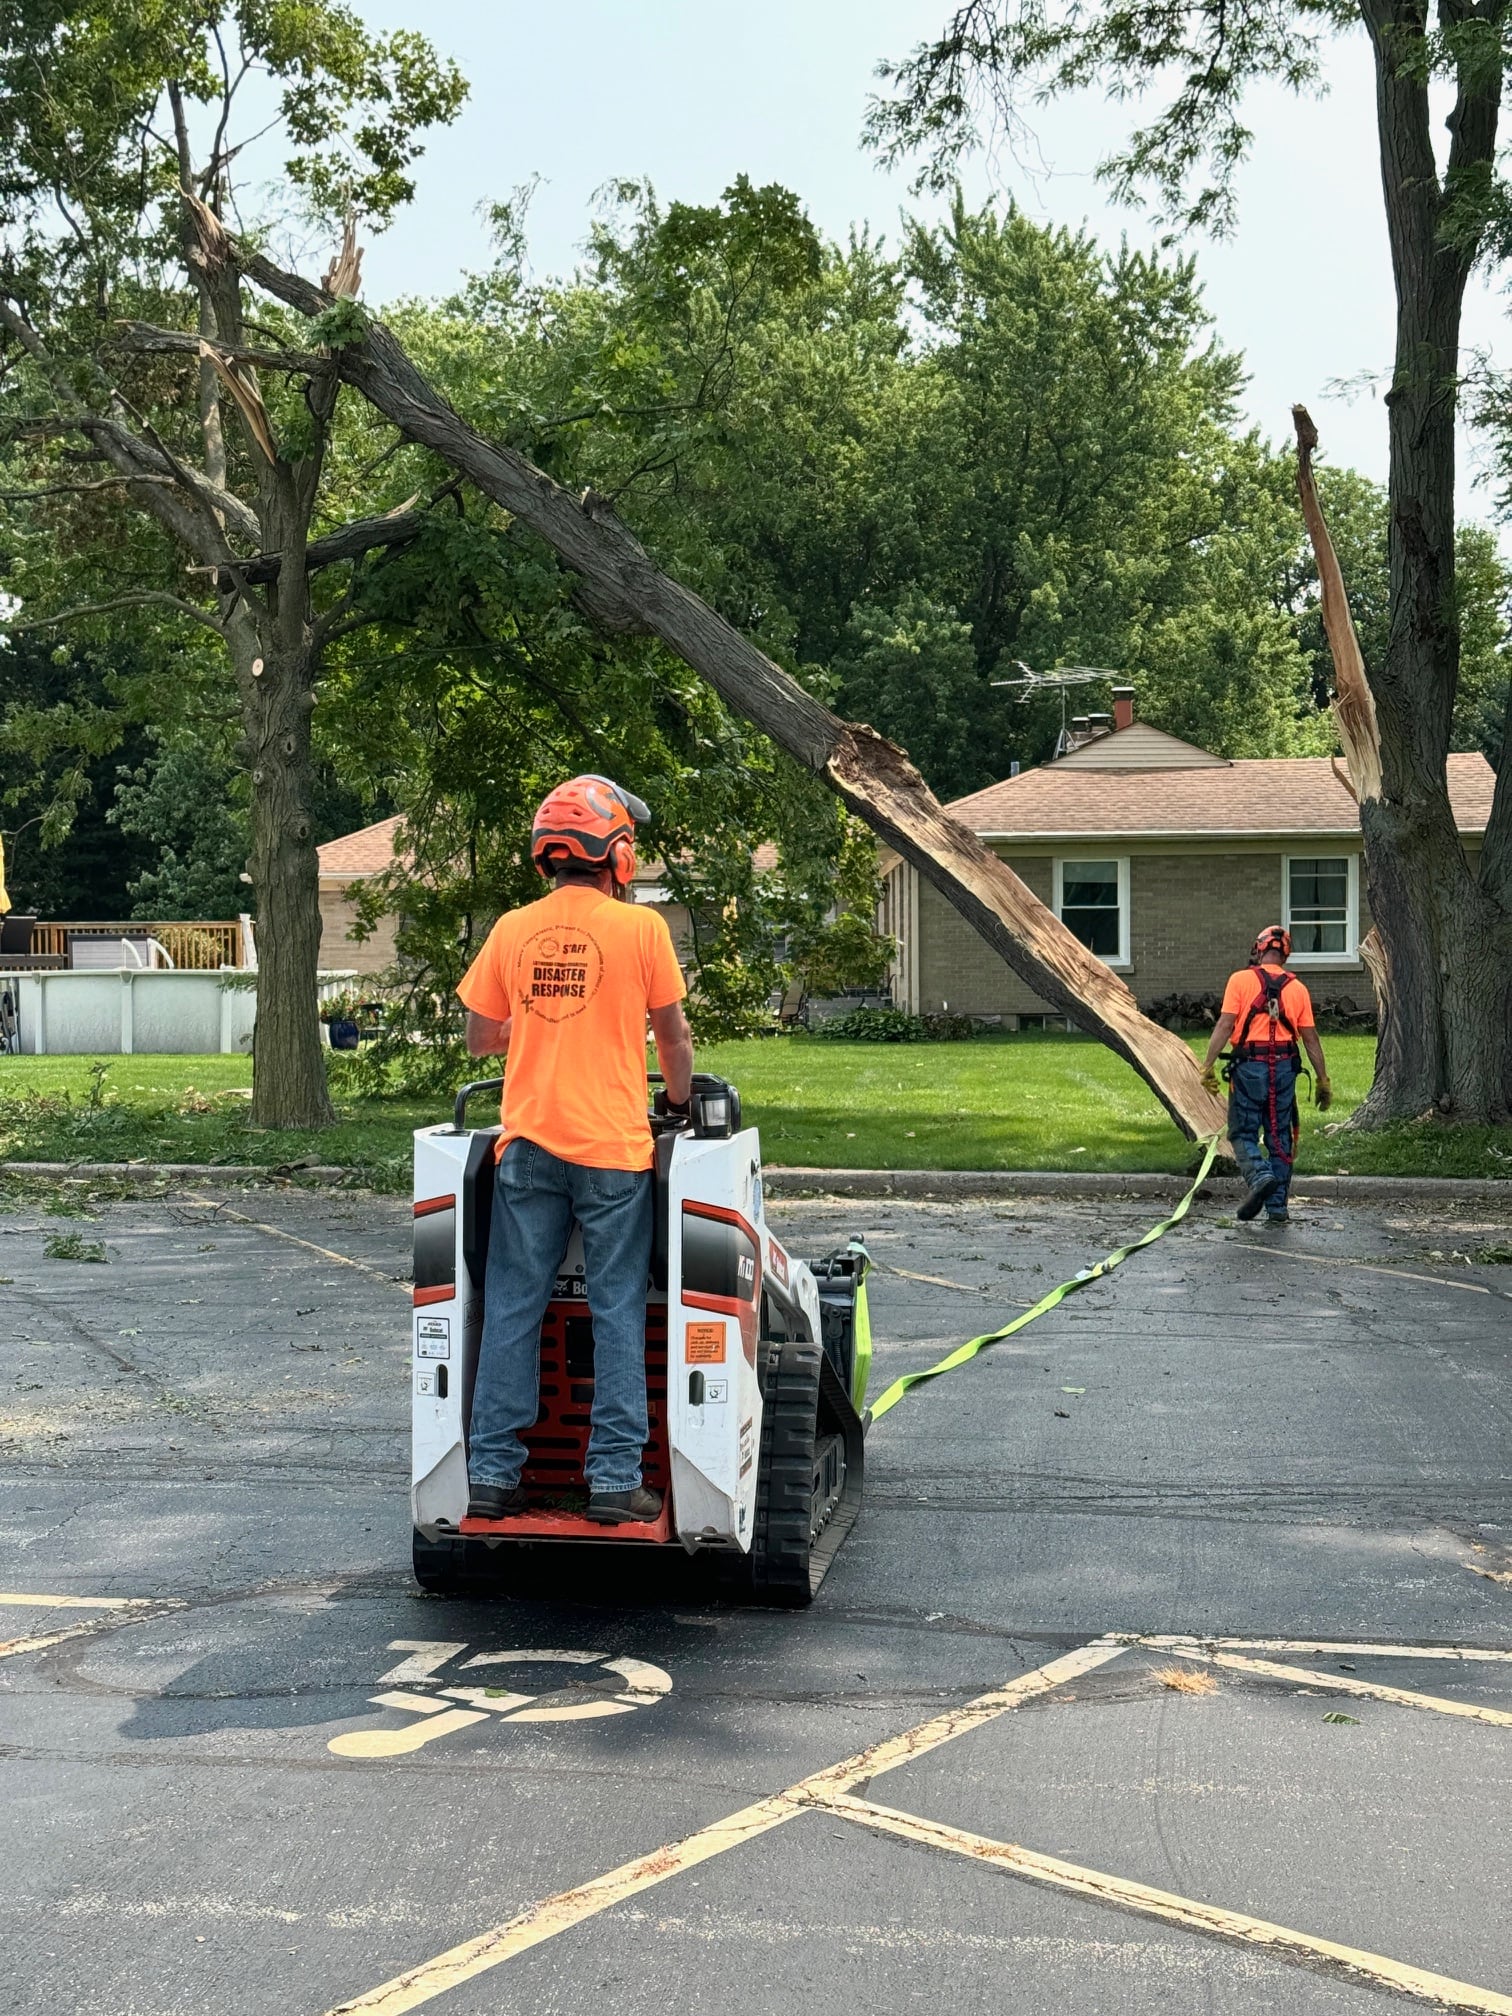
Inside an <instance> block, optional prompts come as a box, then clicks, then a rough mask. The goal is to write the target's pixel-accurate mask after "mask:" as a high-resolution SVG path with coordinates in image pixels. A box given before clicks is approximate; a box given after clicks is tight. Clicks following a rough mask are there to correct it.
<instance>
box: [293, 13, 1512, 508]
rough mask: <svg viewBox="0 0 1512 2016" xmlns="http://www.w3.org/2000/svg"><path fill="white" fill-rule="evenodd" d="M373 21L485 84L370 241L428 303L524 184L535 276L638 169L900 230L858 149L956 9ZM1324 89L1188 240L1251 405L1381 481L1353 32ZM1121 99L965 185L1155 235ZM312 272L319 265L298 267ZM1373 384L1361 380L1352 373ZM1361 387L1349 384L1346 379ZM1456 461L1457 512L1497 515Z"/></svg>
mask: <svg viewBox="0 0 1512 2016" xmlns="http://www.w3.org/2000/svg"><path fill="white" fill-rule="evenodd" d="M356 5H357V8H358V11H359V12H360V13H361V14H362V15H363V16H364V17H365V18H366V19H367V20H368V21H369V22H370V23H372V24H373V25H374V26H375V27H376V26H383V27H398V26H407V27H415V28H420V29H422V30H423V31H424V32H425V33H426V34H427V35H429V36H430V38H431V39H432V41H434V42H435V43H436V44H437V45H438V46H439V47H440V48H441V49H442V50H443V51H445V52H446V53H448V54H451V55H454V56H455V57H456V58H457V59H458V60H459V61H460V63H461V65H462V68H463V70H464V71H465V73H466V74H467V76H468V78H469V80H470V82H471V85H472V95H471V97H470V99H469V101H468V104H467V106H466V108H465V110H464V112H463V114H462V116H461V118H460V120H459V121H458V122H457V124H456V125H455V126H454V127H452V128H451V129H450V130H449V131H447V132H444V133H442V134H440V135H437V136H434V137H433V138H432V140H431V143H430V145H429V147H428V149H427V152H426V155H425V157H424V159H423V160H422V162H421V163H420V167H419V178H418V180H419V187H418V194H417V198H416V201H415V203H414V205H413V207H412V208H411V209H410V210H409V211H408V212H406V213H405V214H404V215H402V216H401V218H400V220H399V221H398V223H397V224H396V225H395V226H394V227H393V228H392V229H391V230H390V231H389V233H388V234H387V235H386V236H385V237H383V238H380V239H378V240H376V241H374V242H373V243H372V244H371V245H370V246H369V249H368V254H367V262H366V268H365V278H366V285H365V289H364V291H365V294H366V296H367V298H368V299H369V300H371V301H374V302H382V301H384V300H386V299H392V298H393V297H394V296H395V295H397V294H401V293H423V294H437V293H442V292H445V291H448V290H449V289H450V288H452V287H453V286H454V285H455V284H456V282H457V280H458V278H459V276H460V274H461V273H462V272H463V271H464V270H465V269H467V268H478V267H480V266H483V265H485V264H486V263H487V259H488V248H487V239H486V234H485V231H484V228H483V225H482V223H481V221H480V219H479V216H478V214H477V213H478V206H479V205H480V204H481V203H484V202H486V201H489V200H492V199H497V198H500V197H503V196H507V195H508V194H509V193H510V191H511V190H512V189H513V188H514V187H515V185H517V184H519V183H521V182H524V181H525V180H527V179H528V178H529V177H530V176H532V175H540V176H541V177H542V178H543V179H542V184H541V187H540V189H539V190H538V192H537V195H536V197H535V200H534V203H533V205H532V208H531V213H530V245H531V258H532V265H533V267H534V269H535V271H536V273H537V274H538V275H547V274H552V273H558V272H563V271H566V270H569V269H570V268H571V266H572V264H573V263H574V261H575V259H576V257H577V252H578V248H579V246H580V244H581V242H582V239H583V235H584V230H585V225H586V220H587V217H588V215H589V211H590V206H591V202H592V197H593V192H594V190H595V189H596V188H598V187H599V186H600V185H601V184H603V183H604V182H606V181H607V180H609V179H610V178H611V177H618V176H649V177H650V178H651V180H652V181H653V182H654V183H655V185H656V187H657V189H658V191H659V192H660V194H661V195H662V196H663V197H666V198H680V199H682V200H684V201H688V202H711V201H713V200H714V199H716V198H717V196H718V195H719V193H720V191H721V190H722V189H723V188H725V187H726V185H727V184H728V183H730V182H731V181H733V180H734V178H735V177H736V175H738V174H740V173H742V172H743V173H745V174H748V175H749V176H750V177H751V178H752V180H753V181H756V182H768V181H777V182H782V183H785V184H786V185H787V186H788V187H789V188H791V189H793V190H794V191H796V192H797V194H798V195H799V196H800V198H801V199H802V200H803V202H804V203H805V205H806V206H807V208H808V211H809V214H810V215H811V217H812V218H813V219H814V221H815V223H816V224H817V225H818V226H819V228H820V229H821V230H823V231H824V232H826V233H827V234H828V235H830V236H832V237H835V238H843V237H844V234H845V233H846V231H847V230H848V228H849V227H850V225H851V224H852V223H859V222H861V221H863V220H866V221H869V222H870V223H871V224H872V225H873V226H874V227H875V228H877V229H879V230H881V231H882V232H884V233H885V234H886V235H887V236H888V238H889V239H890V240H891V241H893V242H896V238H897V220H898V214H899V210H900V208H902V207H910V208H915V209H923V210H924V211H926V212H929V211H931V210H933V209H934V208H935V207H936V206H934V205H933V204H931V203H930V201H929V199H914V198H912V197H910V195H909V192H908V177H907V175H906V174H905V173H895V174H892V175H886V174H883V173H882V172H880V171H879V170H878V168H877V167H876V165H875V162H874V160H873V158H872V157H871V156H870V155H868V154H866V153H864V152H863V151H862V149H861V147H860V144H859V134H860V126H861V118H862V112H863V109H864V105H865V101H866V96H867V93H868V90H869V89H870V88H871V83H872V71H873V68H874V65H875V64H876V62H877V60H878V58H879V57H881V56H883V55H899V54H902V53H903V52H904V51H906V50H907V49H908V48H909V47H910V46H911V45H912V44H913V43H914V42H915V41H917V40H919V39H921V38H922V37H923V36H925V35H926V34H928V33H930V32H931V31H932V30H937V29H938V27H939V25H940V24H941V23H942V22H943V20H944V19H945V17H946V15H947V13H948V12H949V6H950V0H766V4H765V5H763V6H761V7H752V6H751V5H749V4H748V0H742V4H739V5H736V4H732V0H635V4H626V0H557V4H556V5H554V6H542V5H541V4H540V0H532V4H529V5H522V4H520V0H431V4H430V5H429V6H427V7H425V8H424V9H420V8H416V7H415V6H414V5H413V4H406V0H356ZM1329 75H1330V83H1331V90H1330V92H1329V94H1328V95H1327V96H1326V97H1324V98H1323V99H1321V100H1312V99H1295V98H1291V97H1289V96H1288V95H1286V94H1285V93H1282V92H1279V91H1274V92H1272V91H1267V92H1265V93H1263V94H1257V96H1256V98H1255V100H1254V102H1253V104H1252V106H1251V108H1250V123H1251V125H1252V126H1253V127H1254V129H1255V134H1256V139H1255V145H1254V148H1253V151H1252V155H1251V158H1250V160H1249V161H1248V163H1247V164H1246V166H1245V168H1244V169H1243V171H1242V174H1241V180H1240V185H1239V194H1240V202H1239V227H1238V231H1237V233H1236V235H1235V237H1234V238H1233V239H1232V240H1231V241H1230V242H1228V243H1226V244H1222V245H1217V244H1214V243H1213V242H1212V241H1210V240H1200V241H1198V242H1197V243H1195V245H1194V246H1193V247H1192V248H1191V249H1193V250H1195V251H1196V253H1197V255H1198V270H1199V273H1200V275H1201V276H1202V277H1203V279H1204V281H1205V285H1206V296H1207V301H1208V304H1209V306H1210V308H1211V309H1212V311H1213V313H1214V315H1215V316H1216V319H1217V325H1218V330H1219V333H1220V334H1221V336H1222V338H1223V339H1224V341H1225V343H1226V344H1227V345H1228V346H1229V347H1230V348H1234V349H1239V350H1242V351H1243V352H1244V354H1245V356H1246V359H1247V361H1248V365H1249V370H1250V373H1251V384H1250V388H1249V393H1248V410H1249V413H1250V416H1251V418H1252V419H1253V420H1254V421H1255V422H1256V423H1257V424H1258V425H1260V426H1261V427H1262V428H1263V429H1264V430H1265V431H1266V432H1267V433H1268V434H1270V435H1271V436H1273V437H1280V436H1282V435H1289V433H1290V408H1291V404H1292V401H1293V400H1302V401H1303V402H1305V403H1306V404H1307V405H1308V406H1309V407H1310V408H1311V410H1312V414H1313V417H1314V419H1315V420H1316V421H1317V423H1318V426H1319V430H1320V433H1321V435H1322V441H1323V448H1324V451H1325V454H1326V456H1327V458H1328V459H1329V460H1331V461H1334V462H1339V463H1343V462H1352V463H1353V464H1354V465H1355V466H1356V467H1358V468H1359V469H1361V470H1363V471H1365V472H1366V473H1368V474H1369V475H1372V476H1375V477H1377V478H1381V479H1384V476H1385V473H1386V428H1385V409H1384V407H1383V406H1382V404H1381V400H1380V383H1379V381H1380V374H1382V373H1383V372H1384V371H1385V370H1386V369H1387V367H1388V366H1389V363H1390V359H1391V343H1392V313H1393V308H1392V297H1391V282H1390V274H1389V270H1388V265H1387V256H1386V237H1385V224H1384V220H1383V217H1382V211H1381V195H1380V184H1379V179H1378V171H1377V166H1376V155H1375V139H1374V131H1373V118H1372V94H1373V84H1372V78H1371V70H1370V60H1369V51H1368V48H1367V46H1366V43H1365V41H1364V37H1363V35H1362V34H1361V35H1355V36H1353V37H1350V38H1348V39H1347V40H1344V41H1341V42H1339V43H1338V44H1337V45H1336V46H1335V50H1334V52H1333V55H1332V60H1331V62H1330V65H1329ZM1126 117H1127V115H1126V114H1120V112H1119V111H1118V110H1117V108H1109V107H1106V106H1104V105H1103V103H1102V102H1101V100H1099V99H1087V100H1084V101H1082V102H1079V103H1077V104H1075V105H1063V106H1055V107H1051V108H1048V109H1046V110H1044V111H1043V112H1041V113H1040V114H1038V115H1036V133H1037V137H1038V140H1039V143H1040V153H1041V155H1042V162H1041V163H1040V164H1038V165H1037V166H1036V168H1035V171H1034V172H1033V173H1031V172H1029V170H1028V169H1027V168H1026V167H1025V166H1024V165H1023V164H1022V163H1020V162H1017V161H1015V160H1014V159H1012V158H1011V157H1009V156H1004V155H1002V154H999V155H998V156H997V158H996V159H994V160H993V161H992V162H991V163H990V164H989V163H988V162H987V161H985V160H978V162H977V163H976V164H975V166H974V167H973V168H972V170H971V171H970V174H969V187H970V191H971V193H972V195H973V196H976V195H980V194H984V193H986V192H987V191H989V190H995V191H999V192H1003V193H1011V194H1012V195H1014V196H1016V197H1017V199H1018V200H1019V202H1020V203H1021V205H1022V206H1023V207H1024V208H1025V209H1026V210H1027V211H1029V212H1030V213H1031V214H1033V215H1034V216H1036V217H1037V218H1040V219H1042V220H1046V221H1054V222H1057V223H1064V224H1071V225H1077V224H1080V223H1082V222H1083V221H1084V220H1085V221H1086V222H1088V223H1089V224H1090V225H1091V226H1092V228H1093V229H1094V230H1095V231H1096V233H1097V234H1098V236H1099V237H1100V238H1102V239H1104V240H1106V241H1107V242H1109V243H1110V244H1112V243H1116V242H1117V239H1118V236H1119V234H1120V233H1121V232H1124V231H1127V232H1128V233H1129V235H1130V237H1131V239H1133V240H1135V241H1145V240H1147V239H1148V238H1149V237H1150V235H1151V233H1150V230H1149V226H1148V225H1147V224H1146V223H1145V222H1144V221H1143V220H1142V219H1141V217H1140V216H1139V215H1138V213H1135V212H1131V211H1126V210H1122V209H1119V208H1117V207H1115V206H1113V205H1112V204H1111V203H1110V202H1109V201H1108V200H1107V198H1106V196H1105V195H1104V192H1103V190H1102V188H1101V186H1100V185H1099V184H1097V183H1096V182H1094V181H1093V179H1092V169H1093V167H1094V166H1095V164H1096V162H1097V160H1098V158H1099V156H1100V154H1101V153H1102V151H1103V150H1104V147H1105V146H1106V143H1107V140H1108V138H1109V137H1110V136H1113V135H1116V134H1117V133H1118V132H1119V131H1120V130H1121V124H1122V121H1123V120H1124V119H1126ZM306 264H312V261H310V260H307V261H306ZM1467 307H1468V313H1467V316H1466V335H1467V343H1468V344H1469V345H1473V346H1479V347H1483V348H1487V349H1491V350H1492V351H1493V352H1495V351H1500V350H1503V349H1504V348H1505V347H1506V345H1505V337H1504V333H1503V332H1504V327H1505V321H1506V315H1507V309H1508V303H1507V301H1506V299H1505V297H1504V295H1503V294H1502V293H1501V292H1500V291H1490V290H1487V289H1486V288H1485V287H1483V286H1481V285H1480V284H1479V283H1478V282H1477V283H1474V284H1473V298H1472V299H1471V300H1470V301H1469V303H1468V304H1467ZM1362 381H1371V382H1368V383H1367V382H1362ZM1346 387H1347V388H1348V389H1347V390H1346V389H1344V388H1346ZM1474 466H1475V450H1474V447H1473V444H1468V443H1467V444H1466V445H1465V451H1464V452H1463V453H1462V459H1461V485H1460V493H1461V494H1460V510H1461V515H1462V516H1467V517H1468V516H1474V517H1484V516H1488V515H1489V508H1490V507H1489V499H1488V497H1487V494H1486V492H1485V491H1484V490H1478V489H1476V488H1474V487H1473V485H1472V482H1471V478H1472V476H1473V473H1474Z"/></svg>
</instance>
